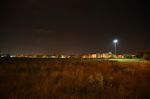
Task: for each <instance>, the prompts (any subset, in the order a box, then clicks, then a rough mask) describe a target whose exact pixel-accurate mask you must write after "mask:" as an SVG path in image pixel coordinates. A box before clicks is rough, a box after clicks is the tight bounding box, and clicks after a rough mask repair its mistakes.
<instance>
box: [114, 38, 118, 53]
mask: <svg viewBox="0 0 150 99" xmlns="http://www.w3.org/2000/svg"><path fill="white" fill-rule="evenodd" d="M113 43H114V45H115V55H116V49H117V48H116V47H117V43H118V40H117V39H114V40H113Z"/></svg>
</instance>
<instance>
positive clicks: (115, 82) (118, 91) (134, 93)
mask: <svg viewBox="0 0 150 99" xmlns="http://www.w3.org/2000/svg"><path fill="white" fill-rule="evenodd" d="M149 92H150V63H149V62H143V63H142V62H136V63H119V62H109V61H104V62H98V61H94V60H80V59H15V58H14V59H0V97H1V98H0V99H150V94H149Z"/></svg>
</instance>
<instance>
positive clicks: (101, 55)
mask: <svg viewBox="0 0 150 99" xmlns="http://www.w3.org/2000/svg"><path fill="white" fill-rule="evenodd" d="M112 56H113V54H112V53H111V52H108V53H97V54H86V55H81V58H111V57H112Z"/></svg>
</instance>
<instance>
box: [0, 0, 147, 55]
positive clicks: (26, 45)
mask: <svg viewBox="0 0 150 99" xmlns="http://www.w3.org/2000/svg"><path fill="white" fill-rule="evenodd" d="M149 13H150V11H149V4H148V2H145V1H144V0H141V1H138V0H96V1H95V0H68V1H67V0H4V2H2V3H1V16H0V17H1V18H0V21H1V22H0V24H1V28H0V51H1V53H10V54H28V53H30V54H39V53H40V54H52V53H64V54H84V53H97V52H108V51H112V52H113V51H114V45H113V43H112V40H113V39H114V38H118V40H119V43H118V45H117V48H118V52H119V53H134V52H137V51H142V50H150V46H149V45H150V44H149V43H150V36H149V33H150V16H149Z"/></svg>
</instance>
